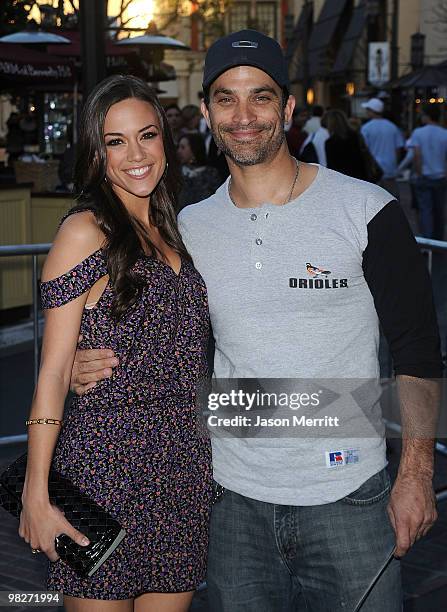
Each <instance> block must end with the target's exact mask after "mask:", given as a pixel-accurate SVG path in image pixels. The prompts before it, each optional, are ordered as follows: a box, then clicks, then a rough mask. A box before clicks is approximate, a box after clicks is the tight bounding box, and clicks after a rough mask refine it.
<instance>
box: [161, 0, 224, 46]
mask: <svg viewBox="0 0 447 612" xmlns="http://www.w3.org/2000/svg"><path fill="white" fill-rule="evenodd" d="M233 1H234V0H158V3H157V4H158V7H159V10H158V12H157V17H158V23H159V30H161V31H163V30H164V29H166V28H168V27H169V26H171V25H172V24H174V23H175V22H176V21H177V19H178V18H179V17H188V16H191V18H192V19H195V20H196V21H197V22H198V24H199V25H200V29H201V30H202V33H203V36H204V38H205V39H211V40H215V39H216V38H217V37H219V36H222V34H223V33H224V17H225V13H227V12H228V10H229V8H230V6H231V4H233Z"/></svg>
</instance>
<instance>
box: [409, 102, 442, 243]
mask: <svg viewBox="0 0 447 612" xmlns="http://www.w3.org/2000/svg"><path fill="white" fill-rule="evenodd" d="M440 113H441V111H440V108H439V106H437V105H435V104H426V105H424V106H423V108H422V117H421V119H422V123H423V127H420V128H416V129H415V130H414V131H413V134H412V135H411V143H412V145H413V151H414V169H415V173H416V181H415V190H416V197H417V201H418V206H419V220H420V229H421V234H422V235H423V236H425V237H426V238H434V239H435V240H443V238H444V224H445V197H446V186H447V181H446V162H447V130H446V129H445V128H443V127H442V126H441V125H439V120H440V116H441V114H440Z"/></svg>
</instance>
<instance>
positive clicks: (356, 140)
mask: <svg viewBox="0 0 447 612" xmlns="http://www.w3.org/2000/svg"><path fill="white" fill-rule="evenodd" d="M321 125H322V126H323V127H325V128H326V129H327V130H328V131H329V138H328V139H327V140H326V142H325V148H326V159H327V167H328V168H331V170H337V171H338V172H341V173H342V174H347V175H348V176H353V177H354V178H358V179H362V180H366V179H367V172H366V168H365V161H364V157H363V154H362V150H361V146H360V138H361V135H360V134H357V133H356V132H355V131H354V130H353V129H352V128H351V127H350V125H349V123H348V118H347V117H346V115H345V113H344V112H343V111H341V110H337V109H333V110H328V111H326V112H325V114H324V115H323V118H322V120H321Z"/></svg>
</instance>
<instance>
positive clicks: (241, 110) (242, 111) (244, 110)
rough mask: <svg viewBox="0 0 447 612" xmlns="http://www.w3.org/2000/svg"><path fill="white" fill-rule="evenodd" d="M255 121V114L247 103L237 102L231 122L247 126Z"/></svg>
mask: <svg viewBox="0 0 447 612" xmlns="http://www.w3.org/2000/svg"><path fill="white" fill-rule="evenodd" d="M255 120H256V113H255V112H254V109H253V106H252V105H251V104H250V103H249V102H248V101H239V102H238V103H237V105H236V107H235V109H234V114H233V121H234V122H235V123H239V124H240V125H249V124H250V123H252V121H255Z"/></svg>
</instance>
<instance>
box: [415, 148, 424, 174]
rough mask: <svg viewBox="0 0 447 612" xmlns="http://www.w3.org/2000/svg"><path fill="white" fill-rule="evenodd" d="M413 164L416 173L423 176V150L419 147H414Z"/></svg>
mask: <svg viewBox="0 0 447 612" xmlns="http://www.w3.org/2000/svg"><path fill="white" fill-rule="evenodd" d="M413 163H414V171H415V173H416V175H417V176H422V154H421V148H420V147H418V146H415V147H414V157H413Z"/></svg>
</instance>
